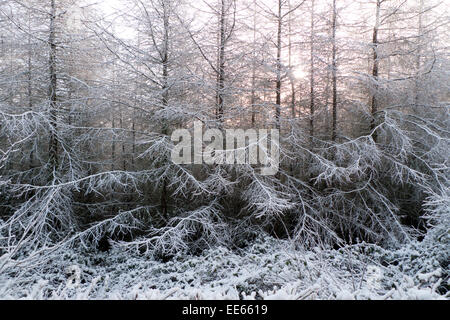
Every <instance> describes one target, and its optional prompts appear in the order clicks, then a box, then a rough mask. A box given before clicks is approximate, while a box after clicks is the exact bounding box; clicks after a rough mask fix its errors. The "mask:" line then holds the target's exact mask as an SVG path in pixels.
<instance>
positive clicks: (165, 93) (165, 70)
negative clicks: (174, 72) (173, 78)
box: [160, 2, 169, 217]
mask: <svg viewBox="0 0 450 320" xmlns="http://www.w3.org/2000/svg"><path fill="white" fill-rule="evenodd" d="M162 4H163V14H164V22H163V24H164V39H163V48H162V56H161V64H162V76H163V79H162V83H163V85H162V105H163V108H164V109H167V107H168V105H169V12H168V10H169V9H168V8H167V7H166V5H165V4H164V2H163V3H162ZM162 134H163V135H165V136H167V135H168V134H169V126H168V124H167V122H166V121H164V123H163V128H162ZM167 184H168V181H167V179H166V178H164V179H163V183H162V190H161V201H160V202H161V211H162V214H163V216H165V217H167V214H168V205H167V197H168V195H167Z"/></svg>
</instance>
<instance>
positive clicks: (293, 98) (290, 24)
mask: <svg viewBox="0 0 450 320" xmlns="http://www.w3.org/2000/svg"><path fill="white" fill-rule="evenodd" d="M291 10H292V7H291V1H289V17H288V19H289V20H288V28H289V71H290V80H291V114H292V118H293V119H295V117H296V116H297V112H296V110H295V77H294V75H293V74H292V18H291V14H292V12H291Z"/></svg>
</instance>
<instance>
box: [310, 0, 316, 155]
mask: <svg viewBox="0 0 450 320" xmlns="http://www.w3.org/2000/svg"><path fill="white" fill-rule="evenodd" d="M314 29H315V25H314V0H311V34H310V41H311V52H310V54H311V57H310V59H311V65H310V68H311V70H310V71H311V74H310V76H311V77H310V104H309V113H310V115H309V116H310V119H309V135H310V136H311V147H313V144H314V116H315V107H316V106H315V104H314V103H315V87H314V85H315V84H314V80H315V77H314V76H315V75H314V67H315V66H314V49H315V48H314V31H315V30H314Z"/></svg>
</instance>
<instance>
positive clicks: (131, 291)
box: [0, 238, 449, 300]
mask: <svg viewBox="0 0 450 320" xmlns="http://www.w3.org/2000/svg"><path fill="white" fill-rule="evenodd" d="M448 261H449V250H448V242H447V243H446V242H443V243H442V242H441V243H435V242H426V241H424V242H423V243H417V242H414V243H411V244H409V245H407V246H404V247H402V248H400V249H397V250H386V249H382V248H381V247H378V246H374V245H368V244H359V245H354V246H350V247H346V248H342V249H339V250H319V249H315V250H311V251H302V250H299V249H295V248H293V246H291V245H290V243H289V242H287V241H281V240H275V239H272V238H265V239H262V238H260V239H259V240H257V241H255V242H254V243H253V244H252V245H250V246H249V247H247V248H245V249H242V250H239V251H231V250H229V249H226V248H216V249H211V250H208V251H206V252H204V253H203V254H202V255H200V256H187V255H178V256H175V257H174V258H173V259H172V260H170V261H167V262H161V261H156V260H154V259H152V258H149V257H144V256H140V255H135V256H130V254H129V253H127V254H125V253H124V252H121V251H119V249H115V250H113V251H111V252H109V253H102V254H99V253H95V254H94V253H92V254H89V253H81V252H76V251H66V252H64V253H61V254H58V255H55V257H54V258H53V259H52V260H50V261H49V262H48V263H46V264H45V265H43V266H39V267H36V269H34V270H32V271H31V270H30V271H26V272H21V271H20V269H19V268H16V269H15V268H10V270H9V272H7V273H5V274H3V275H2V276H0V298H2V299H152V300H153V299H189V300H196V299H198V300H217V299H219V300H222V299H228V300H237V299H248V300H253V299H270V300H273V299H299V300H301V299H346V300H347V299H447V298H448V294H447V295H445V294H446V291H448V286H449V270H448Z"/></svg>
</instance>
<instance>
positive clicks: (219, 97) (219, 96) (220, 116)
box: [216, 0, 226, 127]
mask: <svg viewBox="0 0 450 320" xmlns="http://www.w3.org/2000/svg"><path fill="white" fill-rule="evenodd" d="M225 10H226V9H225V0H221V8H220V18H219V28H220V31H219V49H218V51H219V52H218V61H217V63H218V65H217V71H218V73H217V92H216V104H217V120H218V121H219V124H220V126H221V127H223V124H224V97H223V95H224V89H225V41H226V39H225V15H226V12H225Z"/></svg>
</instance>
